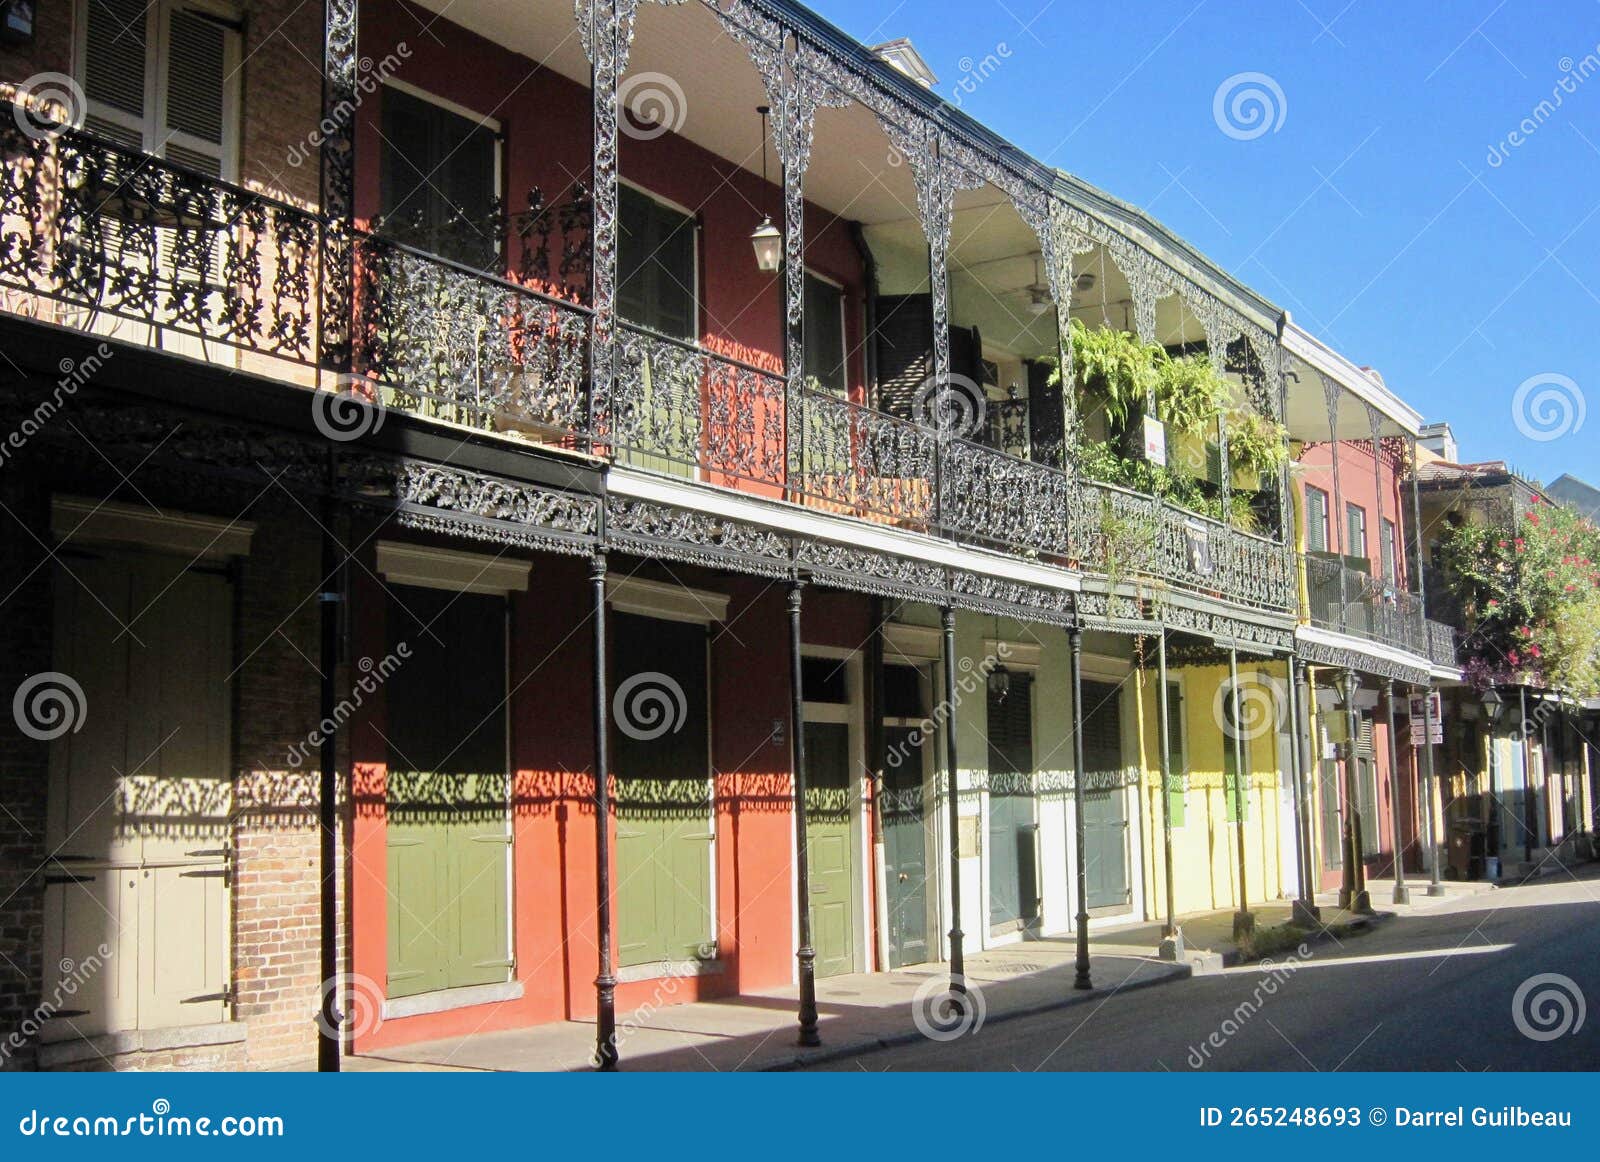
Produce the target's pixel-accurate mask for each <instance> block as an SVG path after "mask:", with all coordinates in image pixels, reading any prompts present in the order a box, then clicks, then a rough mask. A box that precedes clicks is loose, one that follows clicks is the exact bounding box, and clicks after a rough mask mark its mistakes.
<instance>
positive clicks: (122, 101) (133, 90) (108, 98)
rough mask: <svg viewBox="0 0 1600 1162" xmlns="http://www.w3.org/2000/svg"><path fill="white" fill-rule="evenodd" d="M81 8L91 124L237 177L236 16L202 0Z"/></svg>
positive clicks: (83, 2)
mask: <svg viewBox="0 0 1600 1162" xmlns="http://www.w3.org/2000/svg"><path fill="white" fill-rule="evenodd" d="M78 14H79V19H78V23H77V29H78V44H77V59H78V62H79V64H78V75H79V78H80V80H81V81H82V84H83V91H84V96H85V97H87V98H88V118H87V121H86V122H85V124H86V125H87V127H88V128H89V129H90V130H91V131H92V132H94V133H97V134H99V135H100V136H102V137H105V138H108V139H109V140H112V141H116V142H119V143H121V144H123V145H126V146H128V147H130V148H133V149H141V150H143V151H145V152H146V153H151V154H154V155H156V156H157V157H163V158H165V159H167V160H168V161H171V162H173V163H175V164H177V165H182V166H185V167H187V168H189V169H193V170H197V171H198V172H200V173H204V174H207V175H209V176H211V177H217V178H224V179H230V180H231V179H233V178H234V177H236V176H237V170H238V114H239V75H240V55H241V54H240V39H241V38H240V32H239V27H240V25H239V19H238V15H237V13H234V12H232V11H231V10H229V9H227V8H224V7H222V6H220V5H216V4H210V3H204V2H202V0H186V2H184V3H178V2H177V0H156V2H155V3H148V2H147V0H80V3H79V8H78Z"/></svg>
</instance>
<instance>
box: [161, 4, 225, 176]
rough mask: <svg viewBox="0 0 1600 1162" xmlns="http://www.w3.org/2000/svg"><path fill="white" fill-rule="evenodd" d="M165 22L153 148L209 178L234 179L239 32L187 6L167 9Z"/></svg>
mask: <svg viewBox="0 0 1600 1162" xmlns="http://www.w3.org/2000/svg"><path fill="white" fill-rule="evenodd" d="M165 21H166V28H165V37H164V42H163V49H164V51H163V52H162V54H161V62H160V63H161V76H162V82H163V84H162V87H161V103H160V104H161V108H160V115H161V131H160V136H159V138H158V140H157V142H155V143H154V144H156V146H157V148H155V149H152V150H151V152H153V153H159V154H161V155H162V156H164V157H166V158H167V160H168V161H171V162H173V163H175V164H177V165H181V166H185V167H187V168H188V169H192V170H197V171H198V172H200V173H203V174H206V175H208V176H211V177H218V178H224V179H226V178H231V177H232V176H233V174H232V172H231V171H232V168H233V166H232V160H233V159H232V156H231V155H232V152H233V151H232V142H231V141H230V140H229V137H230V133H229V130H230V128H231V126H230V124H229V123H230V121H231V119H232V113H233V107H234V101H233V91H234V89H235V87H236V86H235V83H236V80H237V71H238V59H239V46H238V41H239V34H238V33H237V32H236V31H234V30H233V29H231V28H229V27H228V26H226V25H225V24H223V23H221V22H220V21H218V20H217V19H214V18H213V17H210V16H207V15H204V14H202V13H200V12H196V11H193V10H190V9H188V8H182V7H176V6H174V7H170V8H167V9H165Z"/></svg>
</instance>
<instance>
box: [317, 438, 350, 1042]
mask: <svg viewBox="0 0 1600 1162" xmlns="http://www.w3.org/2000/svg"><path fill="white" fill-rule="evenodd" d="M338 473H339V468H338V457H337V454H336V453H335V452H334V450H333V448H332V447H329V449H328V455H327V495H326V496H325V497H324V498H323V501H322V592H321V594H320V595H319V597H318V604H319V605H320V606H321V614H322V625H321V630H322V643H321V658H320V659H319V660H320V663H321V665H320V669H321V671H322V681H321V687H320V691H319V696H320V703H321V706H320V709H321V712H322V724H323V726H322V731H321V733H322V743H321V747H320V748H319V753H318V762H319V764H320V768H321V769H320V771H319V777H318V785H317V830H318V835H317V839H318V845H317V855H318V862H319V868H318V870H319V872H320V874H321V877H322V881H321V885H320V887H321V897H320V902H319V906H320V908H321V925H322V931H321V943H320V947H319V949H318V967H319V968H320V969H321V972H322V1002H321V1003H322V1010H321V1013H320V1015H319V1018H318V1020H317V1071H318V1072H319V1073H338V1072H339V1054H340V1050H341V1049H342V1045H341V1043H340V1042H341V1038H342V1035H343V1031H342V1030H341V1028H340V1023H341V1022H342V1021H343V1019H344V1013H343V1008H342V1002H343V998H342V997H341V996H340V993H341V992H342V991H343V990H342V988H341V986H342V985H343V983H344V979H345V978H344V974H343V973H341V972H340V971H339V876H338V870H339V766H338V763H339V747H338V731H337V730H334V729H329V726H330V725H331V724H333V723H335V722H337V721H338V719H337V717H336V714H337V712H338V708H337V706H336V702H337V698H338V688H337V686H336V679H337V677H338V669H339V614H340V607H341V605H342V604H343V602H344V584H343V580H344V576H343V574H344V569H343V563H342V561H341V558H340V553H339V541H338V537H337V535H336V533H335V531H334V521H335V520H337V519H338V512H337V510H336V507H335V505H334V500H333V493H334V488H335V485H336V484H337V482H338Z"/></svg>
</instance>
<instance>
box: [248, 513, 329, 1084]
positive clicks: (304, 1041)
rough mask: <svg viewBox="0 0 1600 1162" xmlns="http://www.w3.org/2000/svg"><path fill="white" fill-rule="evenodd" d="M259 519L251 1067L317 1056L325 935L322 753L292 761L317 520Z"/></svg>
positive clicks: (301, 704)
mask: <svg viewBox="0 0 1600 1162" xmlns="http://www.w3.org/2000/svg"><path fill="white" fill-rule="evenodd" d="M296 513H299V510H298V509H291V510H290V512H288V513H286V514H285V516H284V518H283V519H274V520H270V521H262V522H261V523H260V524H259V525H258V527H257V530H256V535H255V540H254V542H253V543H252V545H251V553H250V557H249V558H248V560H246V561H245V562H243V564H242V569H241V573H240V579H239V588H240V593H239V597H240V602H239V607H240V620H239V643H238V653H239V656H240V657H241V658H247V659H248V660H246V661H245V662H244V665H243V667H242V668H241V669H240V671H239V677H238V683H239V688H238V695H237V697H238V707H239V711H238V719H237V721H238V727H237V733H238V744H237V747H238V771H239V777H238V784H237V787H236V797H235V809H236V812H237V819H236V824H235V830H234V838H235V845H236V848H237V864H236V867H237V878H236V880H235V887H234V980H235V983H236V986H237V990H238V993H237V1005H236V1010H235V1013H236V1017H237V1019H239V1020H241V1021H244V1022H246V1023H247V1024H248V1025H249V1035H248V1038H247V1040H246V1043H245V1048H246V1054H247V1060H248V1064H249V1066H250V1067H252V1068H258V1069H259V1068H276V1067H295V1066H307V1065H309V1064H311V1063H312V1061H313V1060H314V1058H315V1055H316V1025H315V1023H314V1019H313V1018H314V1015H315V1013H316V1011H317V1005H318V996H319V992H318V985H319V983H320V980H321V975H320V972H319V961H318V949H319V947H320V945H319V933H320V915H321V907H320V896H319V887H318V885H319V883H320V875H319V845H318V832H317V772H316V769H315V761H316V760H315V757H314V755H313V757H312V758H311V759H310V760H309V761H307V762H304V763H302V764H301V765H300V766H299V767H298V768H296V767H294V766H293V765H292V764H291V763H290V761H289V759H288V754H289V748H290V746H292V745H293V744H296V743H304V742H305V739H306V736H307V734H308V733H309V732H310V731H311V729H312V727H313V726H314V725H315V723H316V721H317V717H318V713H317V712H318V675H317V671H316V669H315V663H316V661H317V657H318V626H319V623H320V614H319V607H318V604H317V601H316V595H317V593H318V591H319V589H320V580H321V575H320V568H319V566H320V545H319V541H318V531H317V529H316V526H315V525H313V524H312V523H311V522H310V521H309V520H305V519H303V513H301V514H300V515H301V517H302V519H300V520H298V521H296V520H294V519H293V514H296Z"/></svg>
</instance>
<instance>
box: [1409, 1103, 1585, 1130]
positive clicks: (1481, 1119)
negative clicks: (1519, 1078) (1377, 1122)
mask: <svg viewBox="0 0 1600 1162" xmlns="http://www.w3.org/2000/svg"><path fill="white" fill-rule="evenodd" d="M1394 1124H1395V1126H1397V1127H1399V1126H1562V1127H1566V1126H1571V1125H1572V1111H1571V1110H1528V1109H1523V1108H1522V1107H1521V1106H1494V1107H1491V1106H1473V1107H1472V1108H1471V1109H1468V1108H1467V1107H1466V1106H1457V1107H1456V1108H1455V1109H1453V1110H1413V1109H1407V1108H1406V1107H1405V1106H1396V1107H1395V1110H1394Z"/></svg>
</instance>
